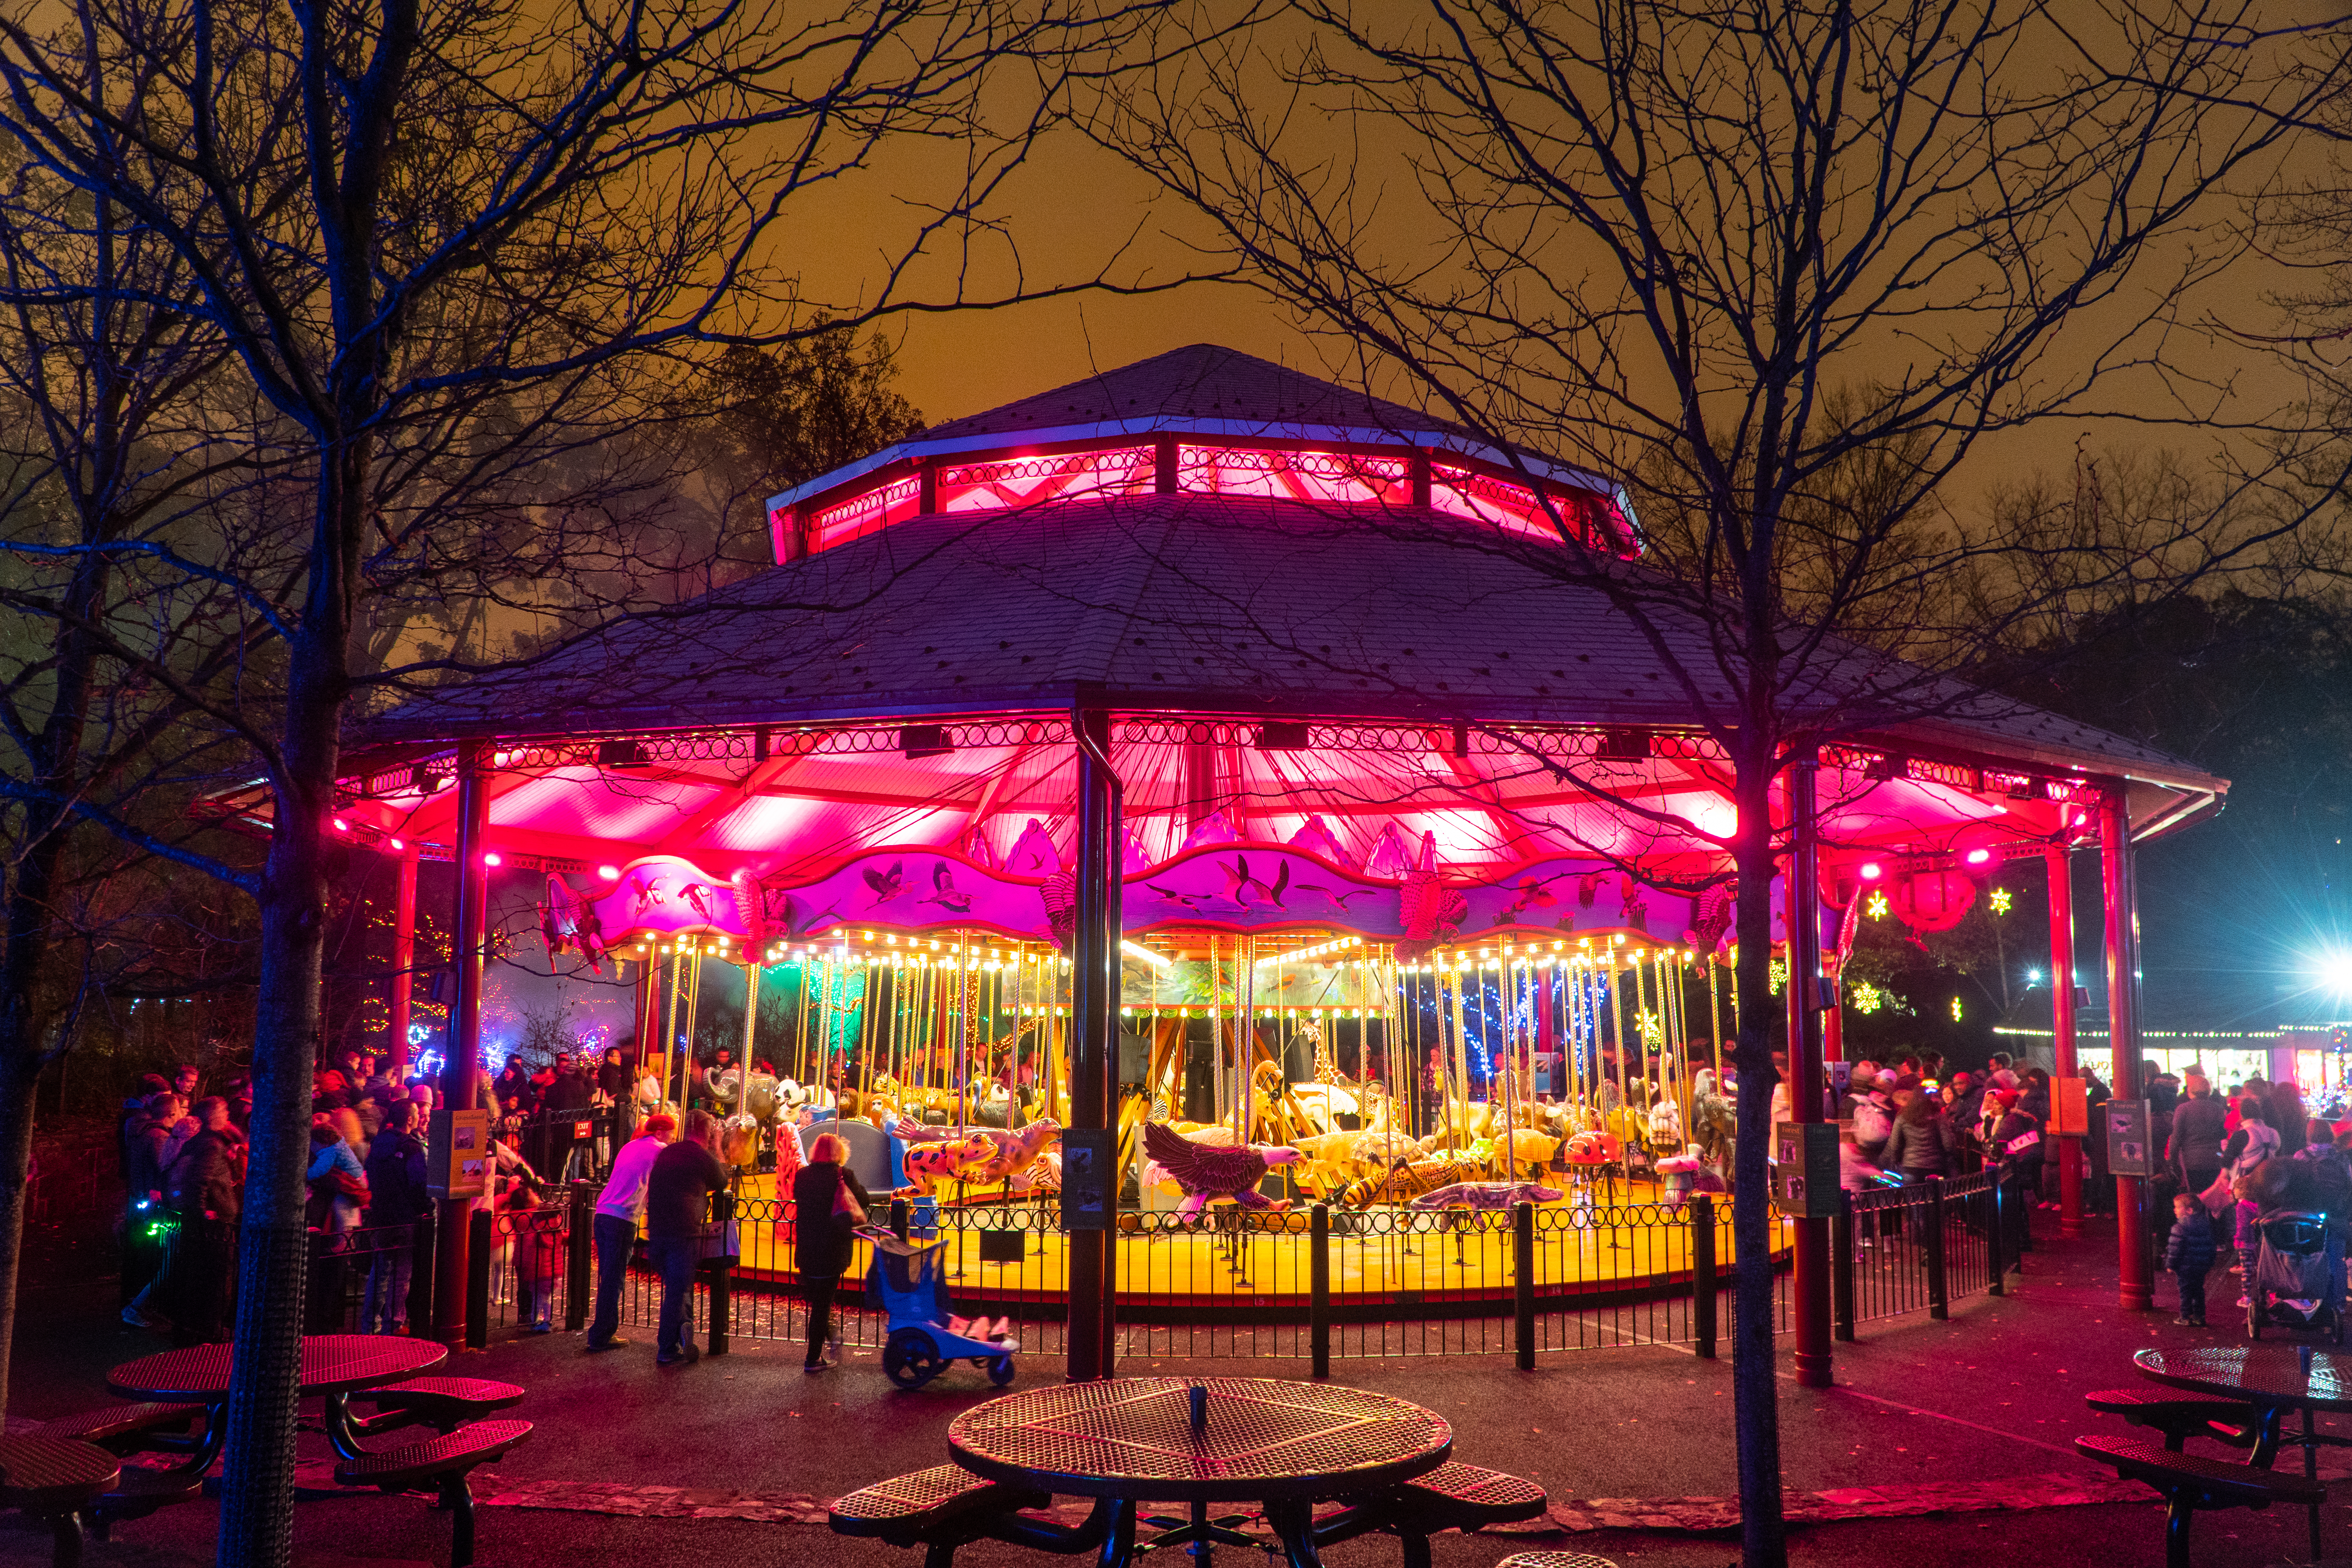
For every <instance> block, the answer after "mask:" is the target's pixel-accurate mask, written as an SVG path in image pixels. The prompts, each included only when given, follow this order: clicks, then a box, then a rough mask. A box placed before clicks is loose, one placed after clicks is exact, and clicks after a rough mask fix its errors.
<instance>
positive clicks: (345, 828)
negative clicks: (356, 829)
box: [335, 816, 352, 833]
mask: <svg viewBox="0 0 2352 1568" xmlns="http://www.w3.org/2000/svg"><path fill="white" fill-rule="evenodd" d="M351 830H352V825H351V824H350V823H348V822H345V821H344V820H343V819H342V818H341V817H340V816H339V817H337V818H335V831H336V832H338V833H349V832H350V831H351Z"/></svg>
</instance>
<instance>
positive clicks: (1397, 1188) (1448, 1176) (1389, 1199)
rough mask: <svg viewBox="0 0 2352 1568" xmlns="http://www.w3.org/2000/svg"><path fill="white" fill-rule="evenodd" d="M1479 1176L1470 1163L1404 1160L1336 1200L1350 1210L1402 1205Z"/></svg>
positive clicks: (1350, 1186)
mask: <svg viewBox="0 0 2352 1568" xmlns="http://www.w3.org/2000/svg"><path fill="white" fill-rule="evenodd" d="M1475 1173H1476V1170H1475V1167H1474V1166H1473V1165H1472V1164H1471V1163H1470V1162H1469V1161H1467V1160H1400V1161H1398V1162H1397V1163H1395V1164H1394V1165H1392V1166H1391V1167H1390V1168H1389V1169H1387V1170H1385V1171H1381V1172H1377V1173H1374V1174H1372V1175H1369V1176H1366V1177H1364V1178H1363V1179H1362V1180H1360V1181H1356V1182H1350V1183H1349V1184H1348V1185H1347V1186H1346V1187H1345V1188H1344V1189H1342V1190H1341V1192H1340V1194H1339V1197H1338V1198H1337V1199H1336V1200H1335V1201H1336V1202H1338V1203H1339V1204H1340V1205H1343V1206H1345V1207H1348V1208H1357V1209H1360V1208H1369V1207H1370V1206H1371V1205H1374V1204H1401V1203H1404V1202H1406V1201H1408V1200H1410V1199H1412V1198H1417V1197H1419V1196H1421V1194H1423V1193H1431V1192H1435V1191H1436V1190H1437V1189H1438V1188H1440V1187H1444V1186H1450V1185H1452V1184H1454V1183H1456V1182H1466V1181H1468V1180H1469V1179H1470V1178H1471V1177H1472V1176H1473V1175H1475Z"/></svg>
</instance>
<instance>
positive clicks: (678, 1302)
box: [646, 1110, 727, 1366]
mask: <svg viewBox="0 0 2352 1568" xmlns="http://www.w3.org/2000/svg"><path fill="white" fill-rule="evenodd" d="M726 1190H727V1167H726V1166H724V1165H722V1164H720V1163H719V1119H718V1118H717V1117H715V1116H713V1115H711V1114H710V1113H709V1111H707V1110H689V1111H688V1112H687V1115H686V1136H685V1138H684V1139H683V1140H681V1141H680V1142H676V1143H673V1144H671V1145H670V1146H669V1147H668V1148H667V1149H664V1150H663V1151H662V1152H660V1153H659V1154H656V1155H655V1156H654V1163H653V1170H652V1171H651V1173H648V1174H647V1175H646V1256H647V1257H648V1258H651V1259H652V1261H653V1266H654V1270H655V1272H656V1273H658V1274H659V1275H660V1276H661V1282H662V1299H661V1317H660V1320H659V1325H658V1328H657V1330H656V1335H655V1340H654V1360H655V1361H656V1363H659V1364H661V1365H663V1366H668V1365H670V1364H671V1363H674V1362H681V1361H687V1362H690V1361H693V1360H695V1359H696V1358H697V1357H698V1356H699V1355H700V1354H701V1352H699V1351H698V1350H697V1349H696V1348H695V1345H694V1342H693V1341H692V1340H690V1339H688V1337H687V1335H686V1310H687V1305H688V1298H689V1296H690V1295H691V1293H692V1291H693V1289H694V1269H695V1265H696V1264H698V1263H699V1262H700V1261H701V1260H702V1244H703V1243H704V1242H705V1241H707V1240H708V1239H709V1237H710V1234H711V1226H710V1199H711V1195H712V1194H715V1193H723V1192H725V1191H726Z"/></svg>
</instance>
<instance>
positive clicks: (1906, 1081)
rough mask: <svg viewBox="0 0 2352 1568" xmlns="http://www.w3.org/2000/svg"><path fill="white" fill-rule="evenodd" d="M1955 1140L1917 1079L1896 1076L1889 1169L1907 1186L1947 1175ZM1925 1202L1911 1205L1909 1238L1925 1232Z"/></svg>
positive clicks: (1941, 1111) (1886, 1162) (1888, 1145)
mask: <svg viewBox="0 0 2352 1568" xmlns="http://www.w3.org/2000/svg"><path fill="white" fill-rule="evenodd" d="M1957 1148H1958V1139H1957V1137H1956V1136H1955V1135H1954V1133H1953V1131H1952V1123H1951V1119H1950V1118H1949V1117H1948V1116H1946V1115H1945V1114H1944V1108H1943V1107H1942V1106H1940V1105H1938V1104H1937V1103H1936V1101H1935V1100H1932V1099H1930V1098H1929V1097H1928V1096H1927V1091H1926V1090H1925V1089H1922V1088H1921V1087H1920V1084H1919V1080H1918V1079H1914V1078H1911V1077H1909V1076H1907V1075H1906V1076H1905V1077H1902V1078H1898V1079H1895V1130H1894V1131H1892V1132H1890V1133H1888V1134H1887V1138H1886V1153H1885V1158H1884V1159H1883V1160H1882V1161H1881V1162H1880V1163H1882V1164H1883V1165H1885V1168H1886V1169H1887V1170H1889V1171H1900V1172H1902V1173H1903V1184H1904V1185H1905V1186H1906V1187H1916V1186H1922V1185H1925V1184H1926V1183H1927V1178H1928V1177H1930V1176H1943V1175H1948V1174H1950V1173H1951V1169H1952V1156H1953V1154H1954V1152H1956V1150H1957ZM1908 1230H1909V1233H1910V1236H1911V1239H1912V1240H1914V1241H1917V1240H1919V1239H1920V1238H1921V1237H1924V1236H1926V1234H1927V1205H1924V1204H1920V1205H1913V1206H1912V1207H1911V1215H1910V1223H1909V1226H1908Z"/></svg>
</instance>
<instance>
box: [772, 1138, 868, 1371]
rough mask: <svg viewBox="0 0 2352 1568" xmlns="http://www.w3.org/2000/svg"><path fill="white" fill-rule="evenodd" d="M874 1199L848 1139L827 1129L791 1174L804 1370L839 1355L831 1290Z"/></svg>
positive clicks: (838, 1281) (838, 1283)
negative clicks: (804, 1326) (804, 1324)
mask: <svg viewBox="0 0 2352 1568" xmlns="http://www.w3.org/2000/svg"><path fill="white" fill-rule="evenodd" d="M787 1136H789V1134H787ZM872 1201H873V1200H872V1199H871V1198H869V1197H867V1196H866V1189H865V1188H864V1187H862V1186H860V1185H858V1183H857V1177H856V1175H855V1174H854V1173H851V1171H850V1169H849V1145H848V1144H847V1143H845V1142H843V1141H842V1140H841V1139H840V1138H839V1137H837V1136H836V1135H835V1134H833V1133H831V1132H826V1133H823V1134H821V1135H819V1136H818V1137H817V1138H816V1139H815V1140H814V1142H811V1143H810V1144H809V1163H807V1164H805V1165H803V1166H802V1167H801V1169H800V1172H799V1173H798V1174H796V1175H794V1176H793V1268H795V1269H797V1270H798V1271H799V1273H800V1277H801V1295H802V1298H803V1300H806V1301H807V1302H808V1358H807V1360H806V1361H805V1363H803V1365H802V1367H801V1370H802V1371H803V1372H823V1371H824V1369H825V1368H827V1367H829V1366H832V1365H834V1364H835V1363H838V1362H839V1361H840V1360H841V1338H840V1336H839V1335H837V1334H835V1332H834V1331H833V1293H834V1291H835V1290H836V1289H839V1288H840V1286H841V1276H842V1275H843V1273H844V1272H845V1271H846V1270H847V1268H849V1254H850V1247H851V1246H852V1245H853V1244H854V1241H855V1237H853V1236H852V1234H851V1233H852V1232H854V1231H855V1230H856V1228H857V1227H858V1226H861V1225H864V1224H865V1223H866V1205H867V1204H869V1203H871V1202H872Z"/></svg>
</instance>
